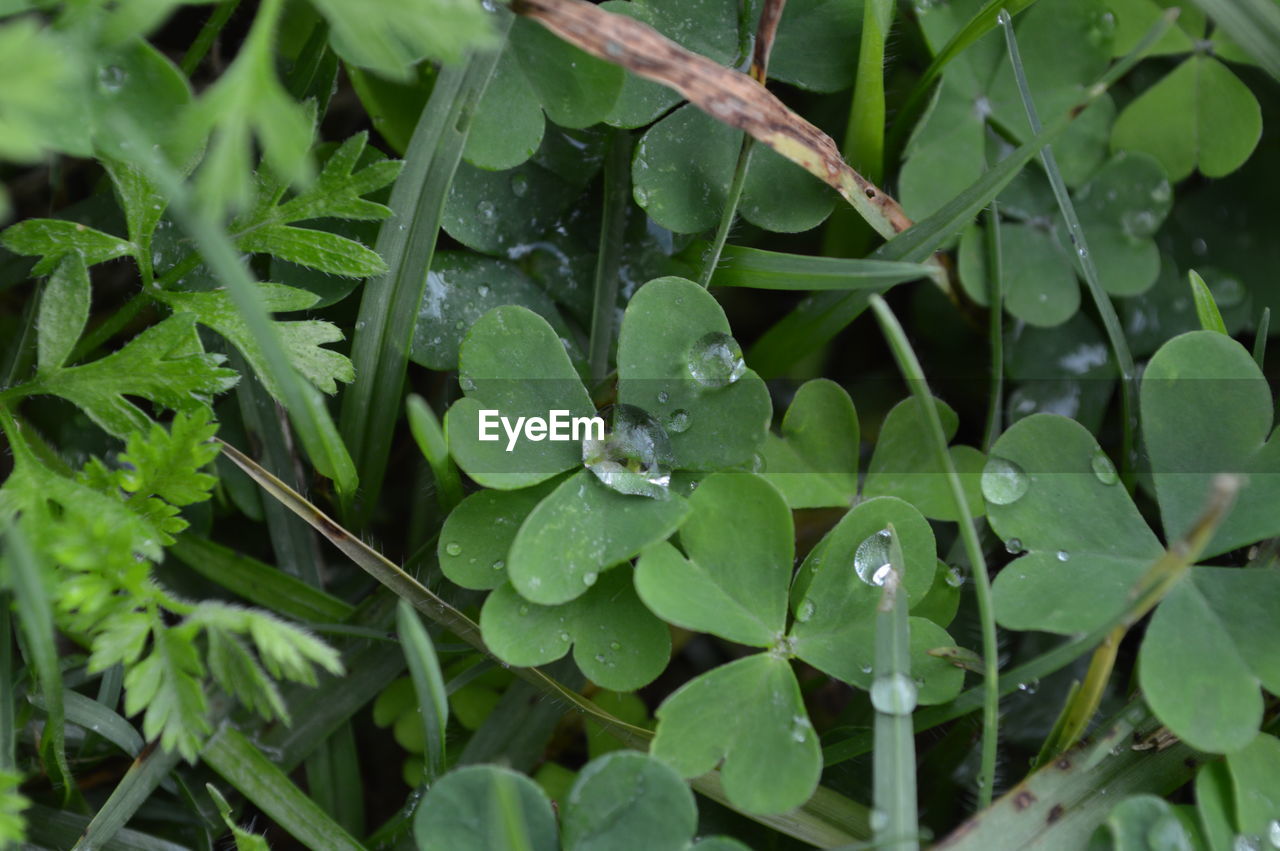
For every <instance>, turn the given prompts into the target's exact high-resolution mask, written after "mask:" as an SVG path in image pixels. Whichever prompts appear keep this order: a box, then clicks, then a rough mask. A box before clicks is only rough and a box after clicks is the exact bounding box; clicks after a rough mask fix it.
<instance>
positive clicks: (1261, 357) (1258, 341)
mask: <svg viewBox="0 0 1280 851" xmlns="http://www.w3.org/2000/svg"><path fill="white" fill-rule="evenodd" d="M1270 333H1271V308H1269V307H1264V308H1262V316H1261V317H1259V319H1258V331H1257V334H1256V335H1255V336H1254V338H1253V362H1254V363H1256V364H1257V365H1258V369H1263V366H1264V364H1265V363H1266V360H1267V336H1268V335H1269V334H1270Z"/></svg>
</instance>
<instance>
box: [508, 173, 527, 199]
mask: <svg viewBox="0 0 1280 851" xmlns="http://www.w3.org/2000/svg"><path fill="white" fill-rule="evenodd" d="M528 192H529V178H528V177H527V176H525V175H523V174H519V173H516V174H513V175H511V194H512V195H514V196H516V197H517V198H523V197H524V196H525V195H526V194H527V193H528Z"/></svg>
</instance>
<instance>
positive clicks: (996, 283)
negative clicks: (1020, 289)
mask: <svg viewBox="0 0 1280 851" xmlns="http://www.w3.org/2000/svg"><path fill="white" fill-rule="evenodd" d="M987 309H988V311H989V315H988V317H987V321H988V326H987V334H988V336H989V338H990V341H991V401H990V403H989V404H988V406H987V429H986V433H985V435H984V436H983V439H982V451H983V452H990V451H991V446H992V444H994V443H995V442H996V438H997V437H999V436H1000V432H1002V431H1003V430H1004V252H1003V251H1002V250H1001V247H1000V208H999V205H998V204H997V203H996V202H995V201H992V202H991V208H990V209H989V210H988V211H987Z"/></svg>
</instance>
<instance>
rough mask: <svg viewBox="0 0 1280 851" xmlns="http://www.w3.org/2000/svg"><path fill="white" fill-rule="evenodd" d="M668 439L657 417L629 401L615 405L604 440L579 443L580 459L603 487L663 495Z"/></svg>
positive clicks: (668, 480) (668, 458) (666, 481)
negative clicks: (580, 449)
mask: <svg viewBox="0 0 1280 851" xmlns="http://www.w3.org/2000/svg"><path fill="white" fill-rule="evenodd" d="M670 461H671V443H670V441H669V440H668V439H667V433H666V431H664V430H663V428H662V426H661V425H659V424H658V421H657V420H655V419H654V418H653V417H651V416H649V415H648V414H647V413H645V412H644V411H642V410H641V409H639V408H636V407H634V406H632V405H615V406H614V408H613V423H612V426H611V428H610V430H609V433H608V434H606V435H605V439H604V440H586V441H583V444H582V463H584V464H585V465H586V466H587V469H588V470H590V471H591V472H592V473H594V474H595V476H596V478H597V479H599V480H600V481H601V483H603V484H604V485H605V487H608V488H611V489H612V490H615V491H618V492H619V493H625V494H633V495H636V496H648V497H652V498H654V499H665V498H666V497H667V495H668V488H669V486H670V485H671V471H670V468H669V466H668V465H669V464H670Z"/></svg>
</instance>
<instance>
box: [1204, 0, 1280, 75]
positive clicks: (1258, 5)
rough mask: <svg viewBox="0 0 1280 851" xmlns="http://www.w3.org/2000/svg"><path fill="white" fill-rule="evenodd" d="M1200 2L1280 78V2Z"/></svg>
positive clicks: (1224, 30)
mask: <svg viewBox="0 0 1280 851" xmlns="http://www.w3.org/2000/svg"><path fill="white" fill-rule="evenodd" d="M1196 5H1198V6H1199V7H1200V8H1201V9H1204V10H1205V12H1207V13H1208V15H1209V17H1211V18H1213V22H1214V23H1215V24H1217V25H1218V26H1219V27H1221V28H1222V30H1223V32H1225V33H1226V34H1227V35H1229V36H1230V37H1231V40H1232V41H1234V42H1235V43H1236V44H1238V45H1240V46H1241V47H1242V48H1244V50H1245V52H1247V53H1248V54H1249V55H1250V56H1252V57H1253V58H1254V59H1256V60H1258V63H1259V64H1260V65H1262V67H1263V68H1266V69H1267V71H1268V72H1270V74H1271V76H1273V77H1275V78H1276V79H1277V80H1280V5H1277V4H1276V3H1275V2H1274V0H1196Z"/></svg>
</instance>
